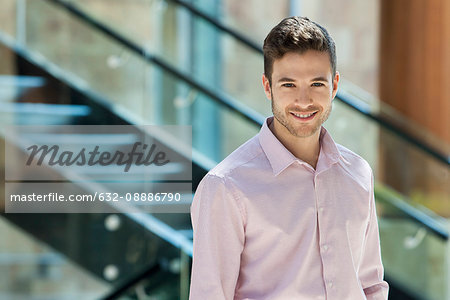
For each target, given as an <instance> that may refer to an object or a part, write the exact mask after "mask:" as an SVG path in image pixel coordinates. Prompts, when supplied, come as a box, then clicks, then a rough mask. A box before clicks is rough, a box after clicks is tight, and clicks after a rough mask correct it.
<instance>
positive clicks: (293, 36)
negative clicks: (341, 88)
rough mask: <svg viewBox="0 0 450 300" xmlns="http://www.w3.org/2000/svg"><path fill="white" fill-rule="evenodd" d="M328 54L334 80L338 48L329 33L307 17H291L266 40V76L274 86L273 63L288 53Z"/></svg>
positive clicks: (273, 30)
mask: <svg viewBox="0 0 450 300" xmlns="http://www.w3.org/2000/svg"><path fill="white" fill-rule="evenodd" d="M307 50H317V51H322V52H328V54H329V56H330V65H331V70H332V74H331V76H332V78H334V74H336V46H335V44H334V41H333V39H332V38H331V36H330V35H329V34H328V31H327V30H326V29H325V28H324V27H322V26H321V25H319V24H317V23H316V22H313V21H311V20H309V19H308V18H306V17H289V18H285V19H283V20H282V21H281V22H280V23H279V24H278V25H277V26H275V27H274V28H273V29H272V30H271V31H270V32H269V34H268V35H267V37H266V38H265V39H264V46H263V52H264V74H265V76H266V77H267V78H268V79H269V83H270V84H271V85H272V72H273V63H274V61H275V60H276V59H279V58H281V57H283V55H285V54H286V53H288V52H298V53H303V52H305V51H307Z"/></svg>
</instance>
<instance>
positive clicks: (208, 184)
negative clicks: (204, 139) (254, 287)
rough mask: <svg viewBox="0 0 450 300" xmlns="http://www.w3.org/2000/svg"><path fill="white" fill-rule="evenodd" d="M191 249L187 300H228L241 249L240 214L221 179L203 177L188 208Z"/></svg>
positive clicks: (236, 276) (232, 295) (241, 223)
mask: <svg viewBox="0 0 450 300" xmlns="http://www.w3.org/2000/svg"><path fill="white" fill-rule="evenodd" d="M191 221H192V227H193V230H194V248H193V261H192V273H191V287H190V295H189V299H190V300H204V299H215V300H225V299H226V300H232V299H234V294H235V289H236V283H237V279H238V276H239V269H240V260H241V253H242V251H243V249H244V240H245V233H244V214H243V208H242V206H241V205H240V204H239V202H238V199H237V197H235V195H234V194H233V189H232V188H231V186H229V185H226V183H225V179H224V178H221V177H218V176H215V175H210V174H208V175H206V177H205V178H204V179H203V180H202V181H201V182H200V184H199V186H198V189H197V191H196V193H195V196H194V200H193V202H192V205H191Z"/></svg>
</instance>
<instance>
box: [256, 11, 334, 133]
mask: <svg viewBox="0 0 450 300" xmlns="http://www.w3.org/2000/svg"><path fill="white" fill-rule="evenodd" d="M264 69H265V70H264V71H265V73H264V75H263V78H262V79H263V86H264V92H265V93H266V96H267V98H269V99H270V100H271V102H272V112H273V115H274V122H273V125H272V126H273V130H274V133H275V135H277V137H278V138H281V139H285V140H289V139H292V138H309V137H311V138H313V139H316V138H318V137H319V133H320V128H321V126H322V124H323V123H324V122H325V121H326V120H327V118H328V116H329V115H330V112H331V102H332V100H333V99H334V97H335V95H336V92H337V89H338V83H339V73H338V72H336V50H335V45H334V42H333V40H332V39H331V37H330V36H329V34H328V33H327V31H326V30H325V29H324V28H323V27H321V26H320V25H318V24H316V23H314V22H311V21H310V20H308V19H307V18H299V17H291V18H287V19H284V20H283V21H281V22H280V24H278V25H277V26H275V28H274V29H272V31H271V32H270V33H269V35H268V36H267V37H266V39H265V41H264Z"/></svg>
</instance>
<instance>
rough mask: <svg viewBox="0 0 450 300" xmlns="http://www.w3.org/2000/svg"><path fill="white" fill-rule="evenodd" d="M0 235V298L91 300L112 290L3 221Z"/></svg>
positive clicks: (87, 272) (104, 283)
mask: <svg viewBox="0 0 450 300" xmlns="http://www.w3.org/2000/svg"><path fill="white" fill-rule="evenodd" d="M55 225H56V224H55ZM0 236H1V243H0V273H1V274H2V276H0V299H86V300H94V299H98V298H99V297H101V296H102V295H104V294H105V293H107V292H108V291H109V290H110V289H111V287H112V285H111V284H109V283H108V282H106V281H104V280H101V279H99V278H98V277H97V276H94V275H93V274H92V273H90V272H89V271H87V270H86V269H84V268H82V267H80V266H79V265H77V264H74V263H73V262H72V261H71V260H70V259H68V258H67V257H66V256H65V255H63V254H61V253H60V252H57V251H55V250H54V249H52V248H50V247H48V245H46V244H44V243H42V242H41V241H39V240H37V239H36V237H34V236H32V235H30V234H28V233H26V232H24V230H23V229H21V228H18V227H16V226H15V225H13V224H12V223H10V222H8V221H7V220H6V219H4V218H0ZM73 238H74V237H73Z"/></svg>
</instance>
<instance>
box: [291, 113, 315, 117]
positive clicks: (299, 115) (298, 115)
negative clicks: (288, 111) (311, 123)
mask: <svg viewBox="0 0 450 300" xmlns="http://www.w3.org/2000/svg"><path fill="white" fill-rule="evenodd" d="M313 114H314V113H310V114H309V115H301V114H295V113H294V115H295V116H297V117H299V118H308V117H311V116H312V115H313Z"/></svg>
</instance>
